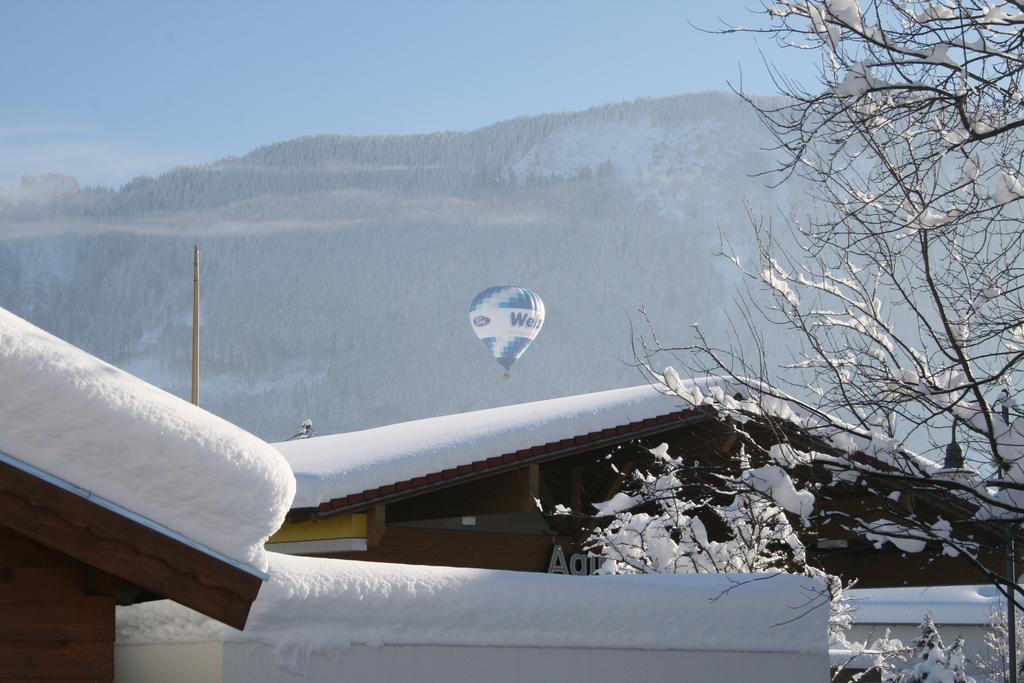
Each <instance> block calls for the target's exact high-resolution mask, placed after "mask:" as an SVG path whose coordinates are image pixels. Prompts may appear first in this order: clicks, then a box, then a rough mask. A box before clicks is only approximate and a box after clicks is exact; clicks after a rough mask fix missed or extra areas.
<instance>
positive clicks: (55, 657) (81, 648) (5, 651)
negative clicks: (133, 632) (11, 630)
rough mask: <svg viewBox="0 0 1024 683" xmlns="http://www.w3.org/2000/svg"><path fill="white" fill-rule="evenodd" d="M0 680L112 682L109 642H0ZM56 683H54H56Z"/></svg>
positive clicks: (112, 649) (111, 649) (110, 647)
mask: <svg viewBox="0 0 1024 683" xmlns="http://www.w3.org/2000/svg"><path fill="white" fill-rule="evenodd" d="M0 672H2V673H0V680H11V679H14V680H21V681H24V680H25V679H28V680H37V679H61V678H78V679H80V678H82V676H83V675H84V676H88V677H89V679H90V680H103V681H109V680H113V678H114V648H113V647H112V646H111V643H110V642H109V641H99V640H97V641H26V640H15V641H0ZM55 683H56V682H55Z"/></svg>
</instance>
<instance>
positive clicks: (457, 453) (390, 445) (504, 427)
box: [274, 385, 693, 508]
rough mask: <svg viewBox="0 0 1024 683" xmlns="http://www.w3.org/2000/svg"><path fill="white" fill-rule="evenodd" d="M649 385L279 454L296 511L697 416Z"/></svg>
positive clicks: (305, 442)
mask: <svg viewBox="0 0 1024 683" xmlns="http://www.w3.org/2000/svg"><path fill="white" fill-rule="evenodd" d="M692 407H693V406H692V404H689V403H687V402H686V401H684V400H683V399H681V398H679V397H678V396H668V395H665V393H663V392H661V391H658V390H657V389H656V388H654V387H652V386H649V385H643V386H638V387H631V388H628V389H615V390H612V391H601V392H597V393H593V394H583V395H579V396H567V397H564V398H556V399H550V400H547V401H535V402H533V403H521V404H518V405H511V406H504V407H501V408H490V409H487V410H478V411H474V412H469V413H459V414H456V415H443V416H441V417H432V418H428V419H424V420H414V421H412V422H403V423H399V424H393V425H388V426H384V427H377V428H375V429H366V430H363V431H358V432H349V433H346V434H334V435H331V436H320V437H316V438H312V439H297V440H294V441H286V442H284V443H277V444H274V446H275V447H276V448H277V449H278V450H279V451H280V452H281V454H282V455H284V457H285V459H287V460H288V463H289V464H290V465H291V467H292V471H293V472H294V473H295V479H296V482H297V485H298V490H297V492H296V495H295V503H294V506H295V507H296V508H306V507H316V506H317V505H320V504H321V503H324V502H327V501H330V500H334V499H337V498H342V497H344V496H348V495H351V494H354V493H359V492H361V491H367V490H369V489H373V488H376V487H379V486H384V485H387V484H393V483H395V482H398V481H406V480H409V479H413V478H416V477H421V476H425V475H427V474H431V473H434V472H440V471H442V470H445V469H447V468H452V467H458V466H460V465H467V464H469V463H472V462H476V461H480V460H485V459H487V458H489V457H493V456H496V455H501V454H505V453H513V452H515V451H518V450H521V449H526V448H531V447H533V446H537V445H542V444H547V443H556V442H558V441H561V440H563V439H571V438H573V437H575V436H580V435H583V434H588V433H591V432H597V431H601V430H603V429H606V428H608V427H616V426H619V425H628V424H630V423H635V422H640V421H643V420H647V419H650V418H654V417H658V416H662V415H668V414H671V413H673V412H678V411H680V410H683V409H688V408H692Z"/></svg>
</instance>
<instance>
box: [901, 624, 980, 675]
mask: <svg viewBox="0 0 1024 683" xmlns="http://www.w3.org/2000/svg"><path fill="white" fill-rule="evenodd" d="M911 647H912V648H913V656H912V657H911V659H910V662H909V663H908V666H907V667H905V668H904V669H903V670H902V671H900V672H899V673H897V674H896V675H895V677H893V678H892V679H891V680H892V681H893V683H975V681H974V679H973V678H971V677H970V676H968V675H967V673H966V672H965V671H964V665H965V658H964V639H963V638H957V639H956V641H955V642H954V643H953V644H952V645H951V646H949V647H948V648H947V647H946V646H944V645H943V644H942V636H940V635H939V629H938V627H936V626H935V622H933V621H932V615H931V614H926V615H925V616H924V619H922V621H921V635H919V636H918V637H917V638H915V639H914V641H913V642H912V643H911Z"/></svg>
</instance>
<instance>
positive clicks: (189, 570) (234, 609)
mask: <svg viewBox="0 0 1024 683" xmlns="http://www.w3.org/2000/svg"><path fill="white" fill-rule="evenodd" d="M0 526H5V527H7V528H9V529H12V530H13V531H15V532H17V533H19V534H22V535H24V536H27V537H28V538H30V539H32V540H34V541H37V542H38V543H40V544H42V545H45V546H47V547H49V548H53V549H54V550H57V551H59V552H61V553H64V554H67V555H69V556H71V557H74V558H75V559H78V560H80V561H82V562H84V563H86V564H88V565H90V566H93V567H96V568H97V569H101V570H103V571H105V572H108V573H110V574H113V575H114V576H117V577H119V578H121V579H124V580H125V581H129V582H131V583H134V584H136V585H138V586H141V587H143V588H146V589H147V590H150V591H152V592H154V593H157V594H159V595H162V596H164V597H167V598H170V599H171V600H174V601H175V602H179V603H181V604H183V605H185V606H187V607H191V608H192V609H194V610H196V611H197V612H202V613H203V614H205V615H207V616H209V617H212V618H214V619H216V620H218V621H221V622H223V623H225V624H228V625H230V626H233V627H235V628H243V627H244V626H245V622H246V619H247V617H248V614H249V607H250V605H251V604H252V601H253V600H254V599H255V598H256V594H257V593H258V592H259V589H260V585H261V583H262V582H261V580H260V579H259V577H257V576H254V575H252V574H250V573H248V572H246V571H244V570H242V569H240V568H238V567H235V566H233V565H231V564H228V563H226V562H223V561H222V560H219V559H217V558H215V557H212V556H210V555H207V554H206V553H203V552H201V551H199V550H197V549H195V548H193V547H191V546H189V545H187V544H185V543H182V542H181V541H178V540H175V539H173V538H171V537H169V536H165V535H164V534H161V533H160V532H158V531H155V530H153V529H151V528H149V527H147V526H145V525H143V524H141V523H139V522H136V521H134V520H132V519H129V518H127V517H123V516H121V515H119V514H117V513H116V512H113V511H112V510H108V509H107V508H105V507H102V506H100V505H97V504H96V503H93V502H91V501H89V500H87V499H85V498H83V497H81V496H78V495H76V494H74V493H72V492H70V491H67V490H65V489H62V488H60V487H59V486H56V485H55V484H52V483H50V482H47V481H44V480H42V479H39V478H37V477H34V476H32V475H31V474H28V473H26V472H23V471H22V470H19V469H17V468H15V467H13V466H11V465H8V464H6V463H0Z"/></svg>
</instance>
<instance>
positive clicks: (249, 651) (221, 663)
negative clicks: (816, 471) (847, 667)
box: [115, 643, 829, 683]
mask: <svg viewBox="0 0 1024 683" xmlns="http://www.w3.org/2000/svg"><path fill="white" fill-rule="evenodd" d="M116 666H117V669H116V679H115V680H116V681H117V683H200V682H201V683H298V682H300V681H303V682H309V681H312V682H314V683H315V682H316V681H324V682H329V683H406V682H408V681H416V683H452V682H453V681H458V682H459V683H473V682H474V681H484V682H486V683H534V682H535V681H587V682H588V683H590V682H600V681H614V682H615V683H623V682H624V681H643V680H651V681H654V680H665V681H674V682H680V683H686V682H688V681H692V682H693V683H698V682H699V683H707V682H709V681H720V682H729V681H758V683H792V682H793V681H800V682H801V683H813V682H814V681H821V682H822V683H824V682H825V681H828V679H829V673H828V671H829V668H828V667H829V662H828V656H827V653H825V652H822V653H821V654H820V655H796V654H788V653H751V652H685V651H665V650H655V651H645V650H611V649H580V648H503V647H459V646H391V645H387V646H382V647H367V646H364V645H357V646H354V647H352V648H351V649H349V650H348V651H346V652H338V653H335V654H333V655H324V654H314V655H312V656H307V655H306V654H305V653H302V652H277V653H276V654H275V649H274V647H273V646H271V645H262V644H251V643H224V644H215V643H196V644H161V645H118V646H117V648H116ZM286 669H288V670H286Z"/></svg>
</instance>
